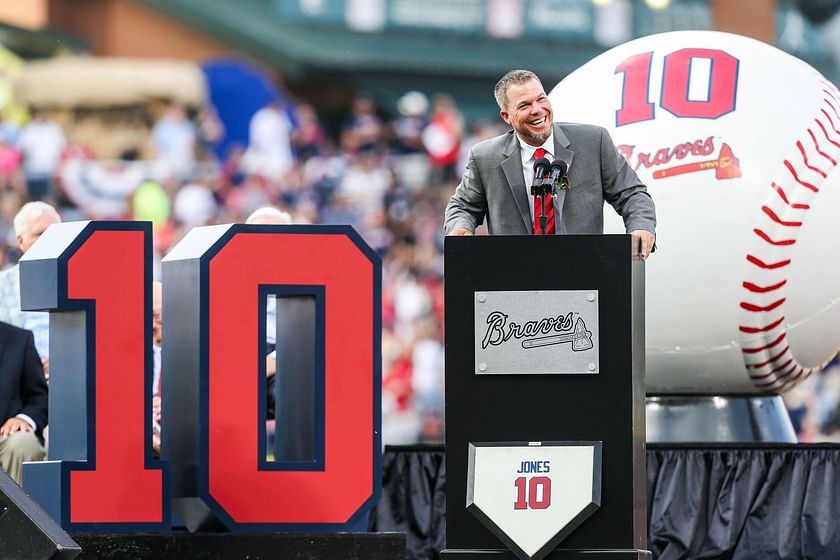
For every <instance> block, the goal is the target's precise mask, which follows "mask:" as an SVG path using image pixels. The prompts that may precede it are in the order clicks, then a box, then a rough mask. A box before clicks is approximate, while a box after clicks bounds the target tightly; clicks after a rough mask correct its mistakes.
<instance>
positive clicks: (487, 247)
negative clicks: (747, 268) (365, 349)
mask: <svg viewBox="0 0 840 560" xmlns="http://www.w3.org/2000/svg"><path fill="white" fill-rule="evenodd" d="M444 254H445V264H444V266H445V298H446V299H445V301H446V319H445V326H446V471H447V488H446V500H447V505H446V523H447V525H446V550H444V551H443V552H442V553H441V558H444V559H446V560H456V559H464V560H466V559H469V558H481V559H482V560H490V559H495V558H498V559H502V558H504V559H508V558H509V559H515V558H517V557H519V558H547V559H549V560H560V559H572V558H580V559H589V560H595V559H597V558H610V559H613V560H618V559H625V558H627V559H629V558H634V559H635V558H649V557H650V554H649V553H648V552H647V551H645V548H646V546H647V543H646V513H645V512H646V498H645V408H644V397H645V387H644V329H645V325H644V263H643V262H642V261H640V260H639V259H638V258H634V257H633V256H632V255H631V243H630V236H628V235H592V236H588V235H581V236H572V235H562V236H560V235H558V236H484V237H481V236H479V237H447V238H446V241H445V248H444ZM540 446H545V447H543V448H542V449H545V450H546V451H547V450H548V449H549V448H551V447H552V446H558V449H563V450H566V451H568V452H576V451H578V450H580V449H585V450H587V451H586V453H584V454H583V455H582V456H583V457H584V458H586V460H587V461H589V462H590V463H591V467H592V471H593V475H592V478H591V480H590V479H586V478H584V479H581V480H580V481H575V480H563V476H566V475H567V474H568V473H565V470H564V469H565V468H566V466H567V465H565V463H566V461H565V460H560V461H558V460H557V459H554V460H552V461H549V460H546V459H545V458H544V457H543V456H542V455H541V453H542V451H541V450H540ZM576 446H583V447H582V448H579V447H576ZM488 447H489V448H491V449H492V450H493V454H490V453H487V451H488V450H487V448H488ZM520 451H523V452H527V453H526V454H525V455H522V456H521V457H520V456H519V455H517V453H519V452H520ZM566 451H564V452H566ZM587 454H588V455H587ZM578 455H580V454H578ZM562 456H563V457H565V455H562ZM590 456H594V460H591V459H588V458H587V457H590ZM480 457H485V459H482V461H483V462H481V464H479V458H480ZM546 457H548V455H546ZM510 460H515V465H518V467H510V468H511V469H512V470H510V472H509V475H508V474H506V472H505V471H504V468H506V467H504V466H500V465H502V464H503V463H504V462H505V461H510ZM511 464H514V463H511ZM499 469H502V472H501V473H499V472H497V471H498V470H499ZM514 469H515V470H514ZM569 476H570V475H569ZM575 476H577V475H575ZM590 483H591V494H592V499H591V502H590V503H581V507H580V508H579V509H580V511H579V512H578V513H575V512H576V511H577V510H575V511H573V512H572V514H574V515H572V514H569V515H572V517H570V518H569V520H568V523H567V526H558V527H556V534H553V529H551V531H552V535H551V538H550V539H548V541H547V543H545V544H544V545H534V547H535V548H534V549H532V551H531V552H530V553H529V552H528V551H527V550H526V549H525V547H524V545H523V547H522V548H520V547H519V545H518V544H517V543H516V542H515V538H514V537H511V535H512V534H519V535H520V536H522V538H523V539H525V540H527V539H529V538H531V533H532V532H534V531H545V530H547V529H545V527H542V525H544V523H545V522H544V521H543V519H544V517H545V516H546V515H549V512H551V511H552V509H551V508H555V510H557V509H558V508H563V507H567V506H568V504H569V503H570V502H571V501H572V500H573V499H574V500H578V501H579V497H578V498H573V497H571V496H570V495H569V494H573V493H575V492H577V491H578V490H579V487H581V486H583V487H585V488H586V492H589V491H590V487H589V485H590ZM488 488H489V489H493V492H494V494H495V495H494V496H490V497H488V494H487V492H488ZM482 492H483V494H482V497H481V498H479V493H482ZM529 492H530V494H529ZM575 503H577V502H575ZM507 504H509V506H508V505H507ZM494 508H495V509H494ZM498 510H500V511H499V512H498V515H496V513H495V512H497V511H498ZM529 516H530V517H529ZM496 517H498V519H497V518H496ZM564 523H565V522H564ZM549 525H550V523H549ZM538 526H539V527H538ZM540 527H542V528H540ZM506 528H508V529H511V530H506ZM532 528H533V530H532ZM539 546H542V548H541V549H540V550H539V551H536V548H539Z"/></svg>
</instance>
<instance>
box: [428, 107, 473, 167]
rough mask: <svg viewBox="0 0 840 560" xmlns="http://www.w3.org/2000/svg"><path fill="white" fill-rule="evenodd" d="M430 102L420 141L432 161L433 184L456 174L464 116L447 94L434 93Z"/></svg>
mask: <svg viewBox="0 0 840 560" xmlns="http://www.w3.org/2000/svg"><path fill="white" fill-rule="evenodd" d="M432 105H433V109H432V114H431V116H430V117H429V124H428V125H427V126H426V128H425V129H424V130H423V145H424V146H425V147H426V151H427V152H429V160H430V162H431V164H432V172H433V175H432V178H431V181H432V184H439V183H442V182H444V181H449V180H452V179H453V178H454V177H455V165H456V164H457V163H458V155H459V153H460V149H461V137H462V136H463V133H464V119H463V117H462V116H461V113H460V111H458V108H457V107H456V106H455V101H454V100H453V99H452V97H450V96H449V95H445V94H440V93H439V94H437V95H435V96H434V98H433V101H432Z"/></svg>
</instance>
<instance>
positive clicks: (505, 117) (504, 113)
mask: <svg viewBox="0 0 840 560" xmlns="http://www.w3.org/2000/svg"><path fill="white" fill-rule="evenodd" d="M499 116H500V117H502V120H503V121H505V124H510V113H508V112H507V111H499Z"/></svg>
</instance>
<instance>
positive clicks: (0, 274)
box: [0, 264, 19, 278]
mask: <svg viewBox="0 0 840 560" xmlns="http://www.w3.org/2000/svg"><path fill="white" fill-rule="evenodd" d="M18 267H19V265H17V264H13V265H12V266H10V267H7V268H4V269H3V270H0V278H9V277H10V276H13V275H16V274H17V273H18Z"/></svg>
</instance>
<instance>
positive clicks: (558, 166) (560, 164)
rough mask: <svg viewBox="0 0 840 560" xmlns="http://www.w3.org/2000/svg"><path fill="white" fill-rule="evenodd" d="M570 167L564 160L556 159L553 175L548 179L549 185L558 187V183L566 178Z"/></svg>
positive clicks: (552, 167)
mask: <svg viewBox="0 0 840 560" xmlns="http://www.w3.org/2000/svg"><path fill="white" fill-rule="evenodd" d="M568 169H569V168H568V166H567V165H566V162H565V161H563V160H562V159H555V160H554V163H552V164H551V175H550V176H549V178H548V184H549V185H556V184H557V182H558V181H559V180H560V179H561V178H562V177H565V176H566V171H568Z"/></svg>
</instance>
